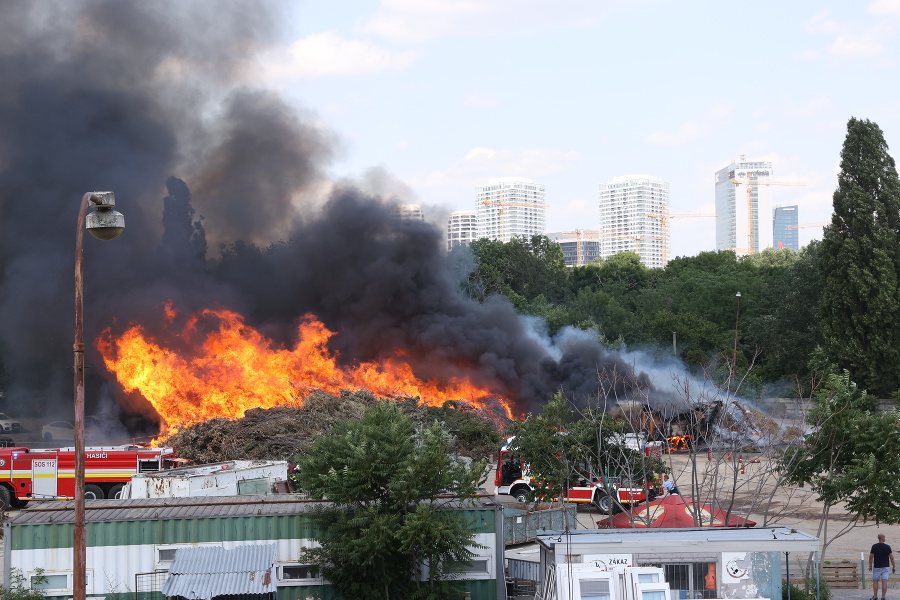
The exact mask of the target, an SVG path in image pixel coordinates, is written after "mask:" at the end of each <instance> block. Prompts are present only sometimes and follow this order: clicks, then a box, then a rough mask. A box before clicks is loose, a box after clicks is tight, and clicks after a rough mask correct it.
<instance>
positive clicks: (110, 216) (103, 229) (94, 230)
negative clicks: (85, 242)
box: [85, 192, 125, 240]
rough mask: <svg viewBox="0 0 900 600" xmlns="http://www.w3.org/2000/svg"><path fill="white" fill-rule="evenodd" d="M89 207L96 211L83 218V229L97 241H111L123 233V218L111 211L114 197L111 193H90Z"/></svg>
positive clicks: (114, 202)
mask: <svg viewBox="0 0 900 600" xmlns="http://www.w3.org/2000/svg"><path fill="white" fill-rule="evenodd" d="M90 205H91V206H93V207H94V208H96V209H97V210H95V211H92V212H89V213H88V214H87V215H86V216H85V229H87V230H88V231H89V232H90V234H91V235H92V236H94V237H95V238H97V239H98V240H112V239H115V238H117V237H119V234H121V233H122V232H123V231H125V216H124V215H122V213H120V212H118V211H116V210H113V207H114V206H115V205H116V195H115V194H114V193H113V192H92V193H91V201H90Z"/></svg>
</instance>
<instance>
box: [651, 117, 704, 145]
mask: <svg viewBox="0 0 900 600" xmlns="http://www.w3.org/2000/svg"><path fill="white" fill-rule="evenodd" d="M702 136H703V128H702V127H701V126H700V123H698V122H697V121H687V122H686V123H682V124H681V125H680V126H679V127H678V128H676V129H674V130H672V131H663V130H661V129H658V130H656V131H654V132H653V133H651V134H650V135H648V136H647V141H648V142H649V143H651V144H657V145H659V146H684V145H685V144H689V143H691V142H693V141H694V140H697V139H700V138H701V137H702Z"/></svg>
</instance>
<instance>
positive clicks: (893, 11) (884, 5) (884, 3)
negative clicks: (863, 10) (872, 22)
mask: <svg viewBox="0 0 900 600" xmlns="http://www.w3.org/2000/svg"><path fill="white" fill-rule="evenodd" d="M869 12H870V13H873V14H876V15H884V16H887V17H900V0H875V2H872V3H871V4H869Z"/></svg>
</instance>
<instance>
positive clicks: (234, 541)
mask: <svg viewBox="0 0 900 600" xmlns="http://www.w3.org/2000/svg"><path fill="white" fill-rule="evenodd" d="M462 512H463V514H464V515H465V517H466V519H467V520H468V521H469V522H470V523H471V525H472V526H473V528H474V530H475V532H476V534H477V535H476V542H478V543H481V544H483V545H485V546H487V549H485V550H480V551H478V553H479V554H490V555H495V553H496V552H502V551H503V548H502V547H500V548H497V547H496V538H495V526H496V520H495V515H496V513H495V511H494V510H464V511H462ZM72 528H73V526H72V524H71V523H42V524H33V525H31V524H17V525H15V526H12V527H8V528H7V529H6V532H7V535H9V539H8V543H9V544H10V547H11V548H12V552H11V556H10V557H9V564H10V565H11V566H12V567H14V568H19V569H21V570H22V571H23V572H25V573H28V572H29V571H33V570H34V569H37V568H42V569H44V570H45V571H70V570H71V568H72ZM86 533H87V546H88V547H87V565H88V570H89V573H88V592H89V595H97V594H100V595H105V596H106V597H107V600H133V598H134V585H135V579H134V576H135V574H137V573H149V572H152V571H156V570H158V569H160V568H163V569H164V568H167V566H168V565H162V566H161V565H160V564H158V563H157V562H156V560H157V555H156V547H157V546H158V545H168V544H201V543H202V544H207V543H216V544H219V543H220V544H221V545H222V546H223V547H225V548H231V547H235V546H236V545H240V544H242V543H247V542H250V543H265V542H274V543H276V545H277V556H278V560H279V561H292V560H296V559H297V557H298V556H299V552H300V549H301V547H308V546H310V545H311V544H312V543H313V542H312V540H313V538H314V537H315V533H316V531H315V527H314V521H313V518H312V515H310V514H305V513H302V514H295V515H260V516H251V517H246V516H243V517H223V518H188V519H167V520H145V521H113V522H102V523H98V522H89V523H88V524H87V527H86ZM492 570H494V569H492ZM498 577H499V578H500V579H501V581H502V578H503V573H494V572H492V573H491V577H490V578H489V579H482V580H467V581H460V582H459V585H460V586H461V587H462V588H463V589H464V590H465V591H469V592H471V595H472V598H479V599H485V600H496V598H497V578H498ZM317 596H318V597H320V598H322V599H323V600H330V599H332V598H338V597H337V596H336V595H335V594H334V592H333V590H332V589H331V586H327V585H326V586H309V585H305V586H291V585H284V586H279V588H278V594H277V597H278V600H301V599H305V598H308V597H317ZM159 598H160V599H161V598H162V596H161V594H160V595H159Z"/></svg>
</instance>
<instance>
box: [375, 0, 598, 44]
mask: <svg viewBox="0 0 900 600" xmlns="http://www.w3.org/2000/svg"><path fill="white" fill-rule="evenodd" d="M612 3H613V2H612V1H611V0H603V1H599V2H598V1H597V0H556V1H555V2H546V0H491V1H490V2H484V1H483V0H453V1H448V0H382V1H381V6H380V7H379V9H378V12H377V13H376V14H375V15H374V16H373V17H372V18H371V19H369V20H368V21H367V22H366V23H365V24H364V25H363V26H362V28H361V30H362V31H363V32H364V33H368V34H373V35H378V36H381V37H384V38H386V39H389V40H393V41H397V42H403V43H410V44H417V43H422V42H425V41H428V40H432V39H436V38H441V37H447V36H455V35H475V36H481V35H491V36H498V35H506V34H510V33H513V34H522V33H523V32H530V31H535V30H547V29H553V28H557V27H586V26H590V25H594V24H596V23H597V21H598V19H599V17H600V15H601V14H602V13H603V11H604V10H605V9H606V7H607V6H609V5H611V4H612Z"/></svg>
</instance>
